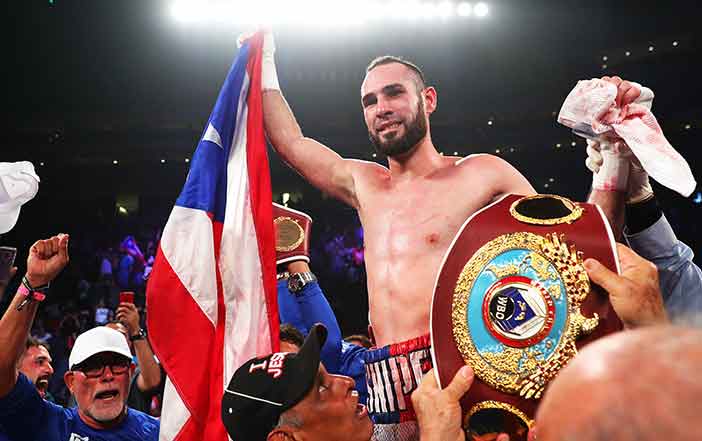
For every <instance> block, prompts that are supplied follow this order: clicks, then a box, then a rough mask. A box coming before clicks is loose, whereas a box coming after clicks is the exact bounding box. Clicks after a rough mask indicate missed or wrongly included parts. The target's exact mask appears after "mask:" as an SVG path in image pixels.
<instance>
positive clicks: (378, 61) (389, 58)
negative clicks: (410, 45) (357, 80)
mask: <svg viewBox="0 0 702 441" xmlns="http://www.w3.org/2000/svg"><path fill="white" fill-rule="evenodd" d="M392 63H399V64H401V65H403V66H405V67H406V68H408V69H409V70H411V71H412V72H413V73H414V74H415V76H416V77H417V81H416V84H417V90H423V89H424V88H425V87H427V86H426V80H425V79H424V72H422V69H420V68H419V66H417V65H416V64H414V63H412V62H411V61H409V60H406V59H404V58H402V57H398V56H395V55H382V56H380V57H376V58H375V59H373V60H372V61H371V62H370V63H369V64H368V67H366V73H368V72H370V71H372V70H373V69H375V68H376V67H378V66H383V65H385V64H392Z"/></svg>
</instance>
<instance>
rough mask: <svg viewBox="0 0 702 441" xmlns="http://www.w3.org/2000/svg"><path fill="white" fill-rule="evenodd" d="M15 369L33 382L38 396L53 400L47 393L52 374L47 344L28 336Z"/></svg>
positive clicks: (52, 369)
mask: <svg viewBox="0 0 702 441" xmlns="http://www.w3.org/2000/svg"><path fill="white" fill-rule="evenodd" d="M17 369H18V370H19V371H20V372H21V373H23V374H24V375H25V376H26V377H27V378H28V379H29V381H31V382H32V384H34V387H35V388H36V389H37V392H39V396H40V397H42V398H44V399H46V400H49V401H53V398H52V397H51V394H49V379H50V378H51V376H52V375H53V374H54V368H53V367H52V366H51V355H49V345H47V344H46V343H42V342H40V341H39V340H37V339H36V338H33V337H29V338H28V339H27V343H26V345H25V350H24V352H23V353H22V355H20V359H19V363H18V365H17Z"/></svg>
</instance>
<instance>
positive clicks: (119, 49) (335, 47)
mask: <svg viewBox="0 0 702 441" xmlns="http://www.w3.org/2000/svg"><path fill="white" fill-rule="evenodd" d="M191 3H192V2H191ZM195 3H196V4H197V2H195ZM203 3H207V2H203ZM290 3H291V4H294V3H295V2H294V1H290ZM375 3H382V4H383V5H384V7H383V8H382V9H378V8H377V7H373V6H372V2H368V5H366V6H367V7H366V8H365V9H364V8H360V7H359V8H358V10H357V14H358V16H347V15H348V14H342V12H343V11H338V12H337V14H339V16H334V14H333V11H332V12H329V11H327V12H326V13H325V14H326V15H325V14H323V13H322V12H324V11H321V12H320V16H319V17H315V16H313V15H306V16H305V17H304V18H305V20H306V22H305V23H303V24H301V23H295V22H294V21H292V22H289V23H282V24H279V25H276V26H274V31H275V32H276V42H277V52H276V59H277V66H278V73H279V77H280V82H281V87H282V89H283V92H284V94H285V96H286V98H287V100H288V102H289V103H290V105H291V107H292V108H293V110H294V111H295V114H296V116H297V118H298V120H299V122H300V125H301V126H302V128H303V131H304V132H305V134H306V135H307V136H310V137H313V138H316V139H318V140H320V141H322V142H324V143H326V144H327V145H329V146H331V147H332V148H334V149H335V150H336V151H337V152H338V153H340V154H341V155H342V156H344V157H350V158H359V159H364V160H370V161H378V162H380V163H385V161H384V160H383V159H382V158H380V157H375V156H374V155H373V151H374V150H373V149H372V147H371V145H370V143H369V141H368V138H367V133H366V129H365V125H364V122H363V118H362V111H361V106H360V95H359V89H360V84H361V81H362V79H363V76H364V69H365V66H366V65H367V63H368V62H369V61H370V60H371V59H372V58H374V57H376V56H378V55H384V54H394V55H401V56H404V57H407V58H409V59H410V60H413V61H415V62H416V63H417V64H419V65H420V66H421V67H422V68H423V69H424V72H425V74H426V76H427V79H428V82H429V83H430V84H432V85H434V86H435V87H436V88H437V91H438V97H439V99H438V102H439V105H438V110H437V112H436V113H435V114H434V115H433V116H432V119H431V121H432V134H433V137H434V142H435V144H436V145H437V147H439V148H440V150H441V151H442V152H443V153H445V154H449V155H462V156H465V155H469V154H473V153H490V154H494V155H498V156H500V157H502V158H504V159H505V160H507V161H509V162H510V163H511V164H512V165H514V166H515V167H516V168H517V169H519V170H520V171H521V172H522V173H523V174H524V175H525V176H526V177H527V178H528V179H529V180H530V181H531V183H532V185H533V186H534V187H535V188H536V189H537V190H538V191H540V192H544V193H557V194H560V195H565V196H567V197H570V198H572V199H575V200H579V201H582V200H585V199H586V198H587V194H588V191H589V185H590V182H591V173H590V172H589V171H588V170H587V169H586V168H585V165H584V160H585V157H586V154H585V142H584V140H582V139H580V138H578V137H576V136H574V135H572V134H571V133H570V131H569V130H568V129H566V128H565V127H563V126H560V125H558V124H557V123H556V115H557V112H558V110H559V109H560V105H561V103H562V102H563V100H564V98H565V97H566V95H567V94H568V92H569V91H570V90H571V89H572V87H573V86H574V84H575V82H576V81H577V80H579V79H589V78H594V77H601V76H603V75H619V76H621V77H622V78H625V79H629V80H632V81H636V82H639V83H641V84H644V85H646V86H648V87H650V88H651V89H652V90H653V91H654V92H655V94H656V98H655V101H654V107H653V111H654V114H655V115H656V117H657V118H658V120H659V121H660V123H661V126H662V127H663V130H664V132H665V134H666V136H667V138H668V139H669V140H670V142H671V144H672V145H673V146H674V147H675V148H676V149H677V150H678V151H679V152H680V153H681V154H682V155H683V156H684V157H685V158H686V159H687V160H688V162H689V163H690V165H691V167H692V170H693V173H694V174H695V176H696V178H697V180H698V181H699V180H700V177H701V176H702V174H701V173H702V170H701V169H700V165H699V164H700V157H701V156H702V155H701V153H700V142H699V139H700V136H701V135H702V104H701V103H702V87H700V81H701V80H700V72H701V70H700V67H701V64H702V62H701V61H700V60H702V34H701V32H700V22H699V19H700V13H699V5H698V4H697V2H676V1H658V2H650V3H647V2H640V1H628V0H623V1H609V0H607V1H603V0H592V1H587V2H586V1H575V0H562V1H544V0H511V1H508V0H491V1H489V2H486V3H484V4H481V5H480V6H478V4H472V5H470V6H464V7H463V9H460V8H458V9H456V10H455V11H454V10H452V11H451V13H449V11H447V10H443V9H442V7H441V4H440V3H437V4H436V5H434V6H436V7H434V6H432V5H431V4H430V6H426V5H425V6H424V9H419V10H417V9H416V8H415V9H412V5H413V4H414V3H412V2H387V3H385V2H375ZM188 8H193V6H192V4H188V3H184V2H182V1H181V2H176V1H173V0H168V1H165V0H149V1H146V0H112V1H107V0H91V1H77V0H53V1H49V0H43V1H40V0H27V1H20V2H10V3H9V4H8V5H7V9H8V10H9V14H10V15H9V17H8V20H7V21H6V27H7V28H9V31H10V32H9V33H8V35H10V36H11V38H12V40H11V41H9V40H6V45H5V46H6V52H5V56H4V57H3V58H4V62H3V66H4V69H3V71H4V72H5V78H6V79H5V80H4V82H3V83H4V88H3V89H4V92H3V97H4V99H3V101H4V106H3V107H4V118H3V130H2V135H1V136H2V147H1V150H0V160H2V161H20V160H29V161H31V162H33V163H34V165H35V167H36V171H37V173H38V175H39V176H40V177H41V184H40V190H39V194H38V195H37V197H36V198H35V199H34V200H32V201H31V202H29V203H28V204H27V205H26V206H24V207H23V209H22V212H21V216H20V219H19V222H18V224H17V226H16V227H15V228H14V230H12V231H11V232H10V233H8V234H6V235H4V236H2V237H1V238H0V244H1V245H9V246H14V247H17V248H18V249H19V255H18V265H19V266H20V271H23V269H22V268H21V267H22V266H23V265H24V264H23V261H24V260H25V259H26V252H27V249H28V247H29V245H30V244H31V243H32V242H33V241H34V240H36V239H38V238H43V237H48V236H50V235H52V234H55V233H58V232H66V233H70V235H71V257H72V260H71V263H70V266H69V268H68V269H67V270H66V271H64V273H63V274H62V275H61V276H60V278H59V279H58V280H57V281H56V282H55V284H54V290H53V292H52V295H51V298H50V299H49V300H48V301H47V306H45V309H46V310H45V312H44V314H43V315H41V316H40V319H41V320H43V322H41V321H40V323H41V324H42V326H45V327H46V328H47V329H50V328H52V327H53V328H54V329H55V328H57V327H59V326H60V325H61V323H63V321H62V319H63V318H64V317H66V316H70V315H73V316H75V317H77V318H78V320H79V322H80V323H84V322H85V321H89V320H90V319H92V317H93V316H94V308H96V307H98V306H99V305H96V303H95V301H94V291H95V289H96V286H98V283H97V281H98V279H99V276H100V264H101V262H103V260H105V259H106V260H107V261H108V262H113V263H115V262H118V261H119V244H120V242H121V241H122V239H123V238H124V237H125V236H127V235H133V236H134V237H135V238H136V240H137V242H138V243H139V246H140V247H141V249H142V251H143V252H144V254H145V255H147V254H148V253H153V251H154V250H155V246H156V244H157V241H158V238H159V234H160V229H161V228H162V226H163V225H164V224H165V221H166V219H167V217H168V214H169V212H170V210H171V208H172V206H173V203H174V201H175V199H176V197H177V195H178V193H179V191H180V189H181V187H182V184H183V182H184V179H185V176H186V174H187V172H188V166H189V163H188V161H189V157H190V156H191V154H192V152H193V149H194V148H195V146H196V145H197V142H198V139H199V137H200V135H201V133H202V129H203V127H204V124H205V122H206V121H207V117H208V115H209V112H210V110H211V108H212V105H213V103H214V101H215V99H216V96H217V93H218V91H219V88H220V86H221V84H222V81H223V79H224V77H225V75H226V73H227V70H228V68H229V66H230V63H231V61H232V59H233V58H234V55H235V53H236V51H237V47H236V39H237V36H238V35H239V34H241V33H242V32H245V31H247V30H250V29H252V26H251V25H248V24H246V23H241V22H240V21H237V20H234V19H232V20H231V21H227V19H226V17H221V16H220V17H213V16H211V15H210V16H208V15H207V14H203V13H197V11H198V10H199V11H200V12H201V11H202V8H197V6H195V7H194V9H192V10H190V9H188ZM311 9H315V8H311ZM309 14H313V13H312V12H310V13H309ZM215 18H217V19H215ZM298 18H299V16H298ZM346 19H348V20H349V22H348V23H347V22H345V21H344V20H346ZM315 20H316V22H315ZM269 153H270V161H271V177H272V183H273V192H274V198H275V200H276V201H278V202H281V201H282V200H283V198H284V199H285V200H288V201H289V202H288V203H289V206H290V207H292V208H295V209H298V210H302V211H305V212H307V213H309V214H310V215H311V216H312V217H313V218H314V220H315V223H314V225H313V232H312V269H313V270H314V271H315V272H316V273H317V275H318V276H319V278H320V281H321V285H322V286H323V288H324V290H325V292H326V293H327V295H328V296H329V300H330V303H331V304H332V306H333V308H334V310H335V312H336V314H337V317H338V320H339V323H340V325H341V327H342V330H343V332H344V334H351V333H356V332H362V331H365V329H366V325H367V310H368V309H367V308H368V300H367V293H366V287H365V270H364V266H363V253H362V250H363V232H362V230H361V229H360V224H359V221H358V218H357V216H356V214H355V211H354V210H353V209H351V208H348V207H346V206H344V205H342V204H341V203H339V202H337V201H335V200H332V199H330V198H328V197H327V196H326V195H324V194H322V193H320V192H319V191H317V190H316V189H314V188H312V187H311V186H310V185H308V184H307V183H306V182H305V181H303V180H302V179H301V178H300V177H299V176H298V175H296V174H295V173H294V172H293V171H291V170H290V169H289V168H287V166H286V165H285V164H283V163H282V162H281V161H280V159H278V157H277V156H276V154H275V153H274V152H273V151H270V152H269ZM654 189H655V192H656V194H657V196H658V198H659V201H660V203H661V205H662V206H663V209H664V212H665V213H666V215H667V216H668V218H669V219H670V221H671V223H672V224H673V226H674V228H675V230H676V233H677V234H678V236H679V237H680V238H681V239H682V240H684V241H685V242H686V243H687V244H689V245H690V246H691V247H692V249H693V250H694V251H695V252H699V251H700V247H701V246H702V240H701V239H700V223H699V222H698V216H699V215H700V213H702V205H700V204H701V203H702V194H700V193H699V192H698V191H696V192H695V193H693V195H692V196H691V197H690V198H683V197H681V196H679V195H678V194H676V193H673V192H672V191H669V190H667V189H664V188H661V187H660V186H658V185H657V184H655V183H654ZM461 196H462V195H460V194H455V195H451V196H450V197H454V198H460V197H461ZM697 262H698V263H699V257H698V258H697ZM407 278H408V280H409V283H411V274H408V275H407ZM15 282H16V281H15ZM138 295H139V293H138ZM141 301H142V302H143V297H142V300H141ZM7 302H9V300H8V299H5V304H3V310H4V308H5V307H6V304H7Z"/></svg>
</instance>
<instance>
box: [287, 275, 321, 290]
mask: <svg viewBox="0 0 702 441" xmlns="http://www.w3.org/2000/svg"><path fill="white" fill-rule="evenodd" d="M316 280H317V277H316V276H315V275H314V273H313V272H311V271H307V272H304V273H292V274H290V276H289V277H288V290H290V292H291V293H294V294H297V293H298V292H300V291H302V288H304V287H305V285H307V284H308V283H310V282H314V281H316Z"/></svg>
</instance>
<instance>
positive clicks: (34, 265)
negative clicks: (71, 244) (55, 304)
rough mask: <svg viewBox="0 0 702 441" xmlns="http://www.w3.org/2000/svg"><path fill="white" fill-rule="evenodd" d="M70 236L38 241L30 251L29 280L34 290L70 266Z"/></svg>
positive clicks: (62, 235)
mask: <svg viewBox="0 0 702 441" xmlns="http://www.w3.org/2000/svg"><path fill="white" fill-rule="evenodd" d="M68 239H69V237H68V234H59V235H58V236H54V237H52V238H50V239H46V240H38V241H36V242H34V245H32V247H31V248H30V249H29V257H27V280H28V281H29V284H30V285H32V288H38V287H40V286H44V285H46V284H47V283H49V282H51V281H52V280H54V279H55V278H56V276H57V275H58V274H59V273H60V272H61V271H62V270H63V269H64V268H65V267H66V265H68V260H69V259H68Z"/></svg>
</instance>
